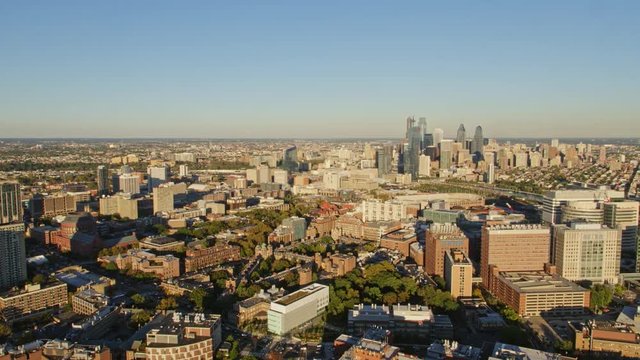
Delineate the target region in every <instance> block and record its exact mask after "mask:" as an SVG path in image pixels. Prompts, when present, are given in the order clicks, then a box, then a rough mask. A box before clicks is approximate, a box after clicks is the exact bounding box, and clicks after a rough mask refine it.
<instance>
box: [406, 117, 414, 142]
mask: <svg viewBox="0 0 640 360" xmlns="http://www.w3.org/2000/svg"><path fill="white" fill-rule="evenodd" d="M414 126H416V119H414V118H413V117H412V116H409V117H408V118H407V129H406V131H405V137H406V138H407V139H408V138H409V130H410V129H411V128H412V127H414Z"/></svg>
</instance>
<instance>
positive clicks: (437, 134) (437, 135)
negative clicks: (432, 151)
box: [433, 128, 444, 146]
mask: <svg viewBox="0 0 640 360" xmlns="http://www.w3.org/2000/svg"><path fill="white" fill-rule="evenodd" d="M442 139H444V130H442V129H440V128H435V129H433V145H435V146H438V145H440V141H442Z"/></svg>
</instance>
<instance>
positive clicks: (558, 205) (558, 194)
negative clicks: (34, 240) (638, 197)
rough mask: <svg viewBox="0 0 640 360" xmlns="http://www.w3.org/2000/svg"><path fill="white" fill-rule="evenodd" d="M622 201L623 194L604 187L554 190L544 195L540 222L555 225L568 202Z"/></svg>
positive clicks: (559, 220)
mask: <svg viewBox="0 0 640 360" xmlns="http://www.w3.org/2000/svg"><path fill="white" fill-rule="evenodd" d="M616 200H624V192H622V191H614V190H610V189H607V188H606V187H604V186H603V187H600V188H598V189H593V190H591V189H589V190H556V191H549V192H547V193H545V194H544V198H543V201H542V221H544V222H545V223H548V224H557V223H559V222H561V219H562V206H564V205H567V204H568V203H569V202H570V201H588V202H596V203H604V202H605V201H616Z"/></svg>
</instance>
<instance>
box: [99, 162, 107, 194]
mask: <svg viewBox="0 0 640 360" xmlns="http://www.w3.org/2000/svg"><path fill="white" fill-rule="evenodd" d="M96 183H97V184H98V195H107V194H108V193H109V169H108V168H107V167H106V166H104V165H99V166H98V171H97V174H96Z"/></svg>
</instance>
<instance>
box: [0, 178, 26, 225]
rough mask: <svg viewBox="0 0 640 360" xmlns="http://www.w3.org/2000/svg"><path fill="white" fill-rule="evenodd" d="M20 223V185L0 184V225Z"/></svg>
mask: <svg viewBox="0 0 640 360" xmlns="http://www.w3.org/2000/svg"><path fill="white" fill-rule="evenodd" d="M13 222H22V202H21V201H20V184H18V183H0V224H8V223H13Z"/></svg>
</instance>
